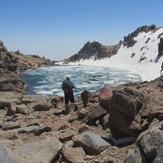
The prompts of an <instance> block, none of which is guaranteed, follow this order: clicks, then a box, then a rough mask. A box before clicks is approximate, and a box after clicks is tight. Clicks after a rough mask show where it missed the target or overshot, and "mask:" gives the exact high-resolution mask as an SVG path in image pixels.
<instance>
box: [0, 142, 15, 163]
mask: <svg viewBox="0 0 163 163" xmlns="http://www.w3.org/2000/svg"><path fill="white" fill-rule="evenodd" d="M0 163H17V161H15V160H14V159H13V158H12V157H11V156H10V155H9V154H8V152H7V150H6V149H5V148H4V146H3V145H2V144H0Z"/></svg>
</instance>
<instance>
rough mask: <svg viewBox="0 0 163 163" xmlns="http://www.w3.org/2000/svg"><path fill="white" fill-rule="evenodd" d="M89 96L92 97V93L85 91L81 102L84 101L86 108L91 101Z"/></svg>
mask: <svg viewBox="0 0 163 163" xmlns="http://www.w3.org/2000/svg"><path fill="white" fill-rule="evenodd" d="M89 96H90V92H89V91H88V90H84V91H83V92H82V93H81V100H82V101H83V106H84V107H85V106H86V105H87V103H88V101H89Z"/></svg>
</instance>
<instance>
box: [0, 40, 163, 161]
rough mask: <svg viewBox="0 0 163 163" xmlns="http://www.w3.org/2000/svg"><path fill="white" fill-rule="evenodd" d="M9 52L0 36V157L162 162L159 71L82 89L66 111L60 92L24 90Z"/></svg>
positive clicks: (162, 112) (162, 83)
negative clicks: (116, 83) (55, 94)
mask: <svg viewBox="0 0 163 163" xmlns="http://www.w3.org/2000/svg"><path fill="white" fill-rule="evenodd" d="M13 57H14V56H13V55H12V54H11V53H9V52H8V51H7V50H6V51H5V47H4V46H3V43H2V42H1V43H0V66H1V67H0V70H1V76H0V82H1V85H0V162H7V163H31V162H32V163H50V162H51V163H52V162H72V163H84V162H85V163H111V162H114V163H121V162H125V163H149V162H157V163H158V162H159V163H161V162H163V161H162V160H163V154H162V151H163V132H162V130H163V102H162V101H163V75H162V76H160V77H159V78H158V79H155V80H154V81H151V82H142V83H128V84H125V85H120V86H117V87H110V86H106V87H104V88H102V89H101V90H98V91H96V92H89V91H87V90H85V91H84V92H82V94H81V96H80V97H78V98H77V99H76V100H75V104H70V105H69V110H70V111H69V114H65V112H64V102H63V100H64V99H63V97H51V98H49V97H48V96H46V95H28V94H26V90H27V86H26V85H25V83H24V82H23V81H21V79H20V77H19V75H20V73H21V72H22V71H23V70H24V68H22V69H21V68H20V65H21V66H22V67H23V65H24V63H22V61H21V59H20V58H17V59H14V58H13ZM21 57H22V56H21ZM19 62H21V63H22V64H20V65H19V64H18V63H19ZM25 63H26V62H25ZM49 63H50V64H52V63H51V62H49ZM26 64H27V63H26ZM27 65H28V64H27ZM47 65H48V64H47ZM11 67H12V69H11ZM13 67H15V68H13ZM33 67H34V65H33ZM33 67H31V68H33ZM36 67H37V66H36ZM26 68H29V67H28V66H27V67H26Z"/></svg>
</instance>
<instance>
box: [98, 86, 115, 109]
mask: <svg viewBox="0 0 163 163" xmlns="http://www.w3.org/2000/svg"><path fill="white" fill-rule="evenodd" d="M112 95H113V94H112V88H111V87H110V86H105V87H103V88H102V89H101V90H100V95H99V105H100V106H102V107H103V108H104V109H105V110H107V111H109V108H110V105H111V97H112Z"/></svg>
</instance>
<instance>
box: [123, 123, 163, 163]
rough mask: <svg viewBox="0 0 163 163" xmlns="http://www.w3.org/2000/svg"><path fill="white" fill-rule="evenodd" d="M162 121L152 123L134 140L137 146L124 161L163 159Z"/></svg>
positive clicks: (159, 160) (144, 162) (155, 160)
mask: <svg viewBox="0 0 163 163" xmlns="http://www.w3.org/2000/svg"><path fill="white" fill-rule="evenodd" d="M162 130H163V121H161V122H159V121H157V123H153V125H151V126H150V127H149V129H148V130H146V131H144V132H142V133H141V134H140V135H139V137H138V138H137V140H136V144H137V148H136V149H135V150H134V151H132V152H131V153H129V155H128V157H127V158H126V160H125V163H130V162H133V163H137V162H138V163H139V162H140V163H142V162H143V163H148V162H162V160H163V155H162V151H163V132H162Z"/></svg>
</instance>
